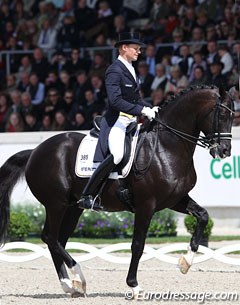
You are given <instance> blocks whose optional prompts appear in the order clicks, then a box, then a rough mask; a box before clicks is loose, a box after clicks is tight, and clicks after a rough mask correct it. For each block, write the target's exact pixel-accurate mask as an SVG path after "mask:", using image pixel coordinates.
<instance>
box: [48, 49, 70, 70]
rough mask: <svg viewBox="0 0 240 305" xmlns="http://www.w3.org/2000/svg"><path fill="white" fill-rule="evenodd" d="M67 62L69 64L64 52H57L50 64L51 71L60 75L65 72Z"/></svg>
mask: <svg viewBox="0 0 240 305" xmlns="http://www.w3.org/2000/svg"><path fill="white" fill-rule="evenodd" d="M66 62H67V58H66V55H65V53H64V52H62V51H57V52H55V53H53V56H52V58H51V62H50V67H49V71H56V72H57V73H60V72H61V71H62V70H65V65H66Z"/></svg>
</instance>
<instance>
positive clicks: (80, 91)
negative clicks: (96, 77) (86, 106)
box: [73, 70, 91, 105]
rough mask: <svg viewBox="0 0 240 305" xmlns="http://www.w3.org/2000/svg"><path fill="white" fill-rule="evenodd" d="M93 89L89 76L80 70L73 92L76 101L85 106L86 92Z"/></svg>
mask: <svg viewBox="0 0 240 305" xmlns="http://www.w3.org/2000/svg"><path fill="white" fill-rule="evenodd" d="M90 87H91V85H90V83H89V80H88V77H87V74H86V72H85V71H84V70H80V71H78V72H77V75H76V83H75V85H74V88H73V91H74V94H75V100H76V102H77V103H78V104H79V105H82V104H83V100H84V96H85V92H86V90H87V89H89V88H90Z"/></svg>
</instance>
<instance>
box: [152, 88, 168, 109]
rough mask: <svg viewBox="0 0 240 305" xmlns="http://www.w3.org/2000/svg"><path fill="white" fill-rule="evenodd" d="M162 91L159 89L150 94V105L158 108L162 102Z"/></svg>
mask: <svg viewBox="0 0 240 305" xmlns="http://www.w3.org/2000/svg"><path fill="white" fill-rule="evenodd" d="M164 100H165V99H164V91H163V90H162V89H161V88H158V89H156V90H153V92H152V94H151V104H152V105H153V106H160V107H161V104H162V103H163V102H164Z"/></svg>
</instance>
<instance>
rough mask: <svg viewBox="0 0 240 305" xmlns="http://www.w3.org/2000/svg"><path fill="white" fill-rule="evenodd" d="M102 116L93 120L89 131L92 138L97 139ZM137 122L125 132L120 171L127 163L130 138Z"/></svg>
mask: <svg viewBox="0 0 240 305" xmlns="http://www.w3.org/2000/svg"><path fill="white" fill-rule="evenodd" d="M101 121H102V116H101V115H97V116H96V117H95V118H94V119H93V128H92V129H91V130H90V135H91V136H92V137H94V138H99V132H100V126H101ZM137 125H138V124H137V122H132V123H131V124H130V125H128V127H127V130H126V137H125V144H124V156H123V159H122V161H121V163H120V164H119V169H122V168H123V167H124V166H125V165H126V164H127V162H128V160H129V157H130V152H131V143H132V137H133V136H134V134H135V132H136V129H137Z"/></svg>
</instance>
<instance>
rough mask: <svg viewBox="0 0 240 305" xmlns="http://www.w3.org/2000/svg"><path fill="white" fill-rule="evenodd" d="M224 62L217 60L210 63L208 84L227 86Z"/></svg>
mask: <svg viewBox="0 0 240 305" xmlns="http://www.w3.org/2000/svg"><path fill="white" fill-rule="evenodd" d="M222 69H223V63H222V62H221V61H215V62H213V63H211V64H210V75H209V76H208V77H207V81H206V82H207V84H209V85H214V86H217V87H222V88H227V80H226V77H225V76H224V75H222Z"/></svg>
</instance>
